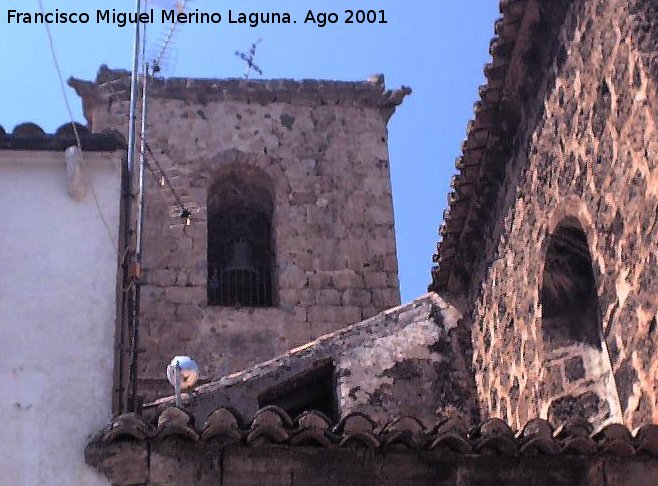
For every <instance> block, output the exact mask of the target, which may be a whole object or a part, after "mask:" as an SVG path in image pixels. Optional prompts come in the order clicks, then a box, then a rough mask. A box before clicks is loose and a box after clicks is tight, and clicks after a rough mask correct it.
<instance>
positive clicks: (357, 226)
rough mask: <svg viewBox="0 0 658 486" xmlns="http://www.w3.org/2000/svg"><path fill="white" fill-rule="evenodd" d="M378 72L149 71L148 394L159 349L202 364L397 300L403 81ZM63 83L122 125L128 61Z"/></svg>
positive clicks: (160, 389) (96, 125)
mask: <svg viewBox="0 0 658 486" xmlns="http://www.w3.org/2000/svg"><path fill="white" fill-rule="evenodd" d="M380 80H381V77H380V78H378V80H377V81H374V82H338V81H309V80H304V81H289V80H263V81H251V80H249V81H246V80H216V79H212V80H211V79H166V80H161V79H154V80H152V81H151V82H150V85H149V98H148V122H147V130H146V137H147V141H148V144H149V147H150V149H151V151H152V154H151V153H149V154H147V162H148V165H149V166H150V168H151V170H150V171H147V172H146V180H147V182H146V204H145V222H144V233H143V242H144V244H143V248H144V251H143V270H144V275H143V279H142V280H143V282H142V288H141V312H140V348H141V350H142V353H141V354H140V356H139V371H138V377H139V393H140V394H142V395H143V396H144V397H145V398H146V399H147V400H149V399H152V398H154V397H156V396H161V395H164V394H167V395H168V394H170V393H171V389H170V387H169V386H168V385H167V384H165V379H164V369H165V367H166V364H167V363H168V362H169V360H170V359H171V358H172V357H173V356H174V355H177V354H188V355H190V356H192V357H194V358H195V359H196V360H197V361H198V362H199V365H200V367H201V375H202V376H201V378H202V380H203V379H206V380H208V379H212V378H217V377H219V376H222V375H225V374H229V373H231V372H234V371H238V370H240V369H244V368H245V367H248V366H250V365H253V364H255V363H258V362H260V361H264V360H267V359H269V358H272V357H274V356H276V355H278V354H280V353H282V352H285V351H287V350H288V349H291V348H294V347H297V346H300V345H302V344H304V343H306V342H308V341H310V340H313V339H315V338H317V337H318V336H321V335H323V334H326V333H329V332H332V331H335V330H337V329H340V328H342V327H345V326H347V325H349V324H353V323H355V322H358V321H361V320H363V319H366V318H368V317H370V316H372V315H374V314H376V313H378V312H380V311H382V310H384V309H386V308H389V307H392V306H395V305H398V304H399V303H400V293H399V284H398V273H397V272H398V267H397V257H396V248H395V232H394V224H393V206H392V198H391V183H390V171H389V157H388V146H387V128H386V124H387V122H388V119H389V118H390V116H391V115H392V114H393V112H394V110H395V107H396V106H397V105H398V104H399V103H400V102H401V101H402V99H403V98H404V96H405V95H406V94H409V93H410V90H409V89H408V88H402V89H400V90H396V91H386V90H385V89H384V85H383V82H381V81H380ZM70 84H71V85H72V86H73V87H74V88H75V89H76V91H77V92H78V93H79V95H80V96H81V97H82V100H83V105H84V112H85V116H86V117H87V120H88V123H89V126H90V128H91V130H92V131H93V132H100V131H102V130H105V129H108V128H113V129H117V130H119V131H120V132H122V133H124V134H126V133H127V126H128V94H129V85H130V76H129V73H128V72H126V71H114V70H109V69H107V68H106V67H102V68H101V70H100V71H99V73H98V77H97V79H96V81H95V82H88V81H80V80H76V79H72V80H71V81H70ZM163 176H166V178H167V180H168V181H169V182H170V185H171V187H172V189H173V191H172V190H169V189H168V188H167V187H165V188H163V187H161V185H160V184H159V182H160V179H161V178H162V177H163ZM181 203H182V206H183V207H184V208H186V209H189V221H188V218H187V216H188V213H185V214H183V217H180V216H181V207H180V206H181ZM187 223H189V225H188V224H187Z"/></svg>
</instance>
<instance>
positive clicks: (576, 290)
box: [434, 0, 658, 427]
mask: <svg viewBox="0 0 658 486" xmlns="http://www.w3.org/2000/svg"><path fill="white" fill-rule="evenodd" d="M501 10H503V11H504V16H503V18H502V19H501V21H499V22H498V23H497V25H496V30H497V33H498V34H499V36H498V37H497V38H496V39H495V40H494V42H492V51H493V53H494V62H493V63H492V65H491V66H490V67H489V68H488V69H487V74H488V77H489V84H488V85H487V86H486V87H484V88H483V90H482V93H483V99H482V101H481V102H480V104H479V106H478V113H477V117H476V122H475V123H474V125H473V126H472V127H471V128H472V130H471V131H470V132H469V136H468V139H467V142H466V143H465V145H464V155H463V157H462V158H461V159H460V161H459V163H458V165H459V167H460V169H461V174H460V177H459V178H458V180H456V181H455V183H454V184H453V185H454V186H455V189H456V191H455V193H453V194H452V195H451V209H450V211H449V213H448V215H447V216H448V218H447V224H446V226H445V227H444V230H443V231H442V232H443V235H444V240H443V242H442V243H441V244H440V247H439V252H438V255H437V260H438V261H439V266H438V268H437V270H435V282H434V288H435V289H436V290H443V291H445V290H447V289H449V290H450V292H452V293H455V294H459V295H461V296H463V298H464V300H465V302H466V303H465V307H466V308H467V311H466V312H465V313H466V315H468V316H470V318H469V319H466V320H465V326H464V327H465V328H467V329H471V330H472V338H473V340H472V342H473V364H474V369H475V381H476V383H477V388H478V394H479V398H480V404H481V410H482V412H483V413H484V414H485V415H491V416H498V417H503V418H505V419H507V420H509V421H510V422H511V423H513V424H515V425H516V426H519V425H520V424H522V423H523V422H525V421H526V420H528V419H529V418H530V417H533V416H536V415H541V416H543V417H548V418H549V419H551V420H552V421H553V422H555V423H561V422H562V421H564V420H565V419H566V418H569V417H571V418H574V417H579V418H583V419H587V420H590V421H593V422H594V423H597V424H601V423H605V422H609V421H622V422H624V423H625V424H627V425H628V426H631V427H635V426H637V425H639V424H640V423H644V422H647V421H655V420H656V418H658V387H657V386H656V382H657V375H656V370H657V369H658V361H657V358H656V328H657V326H656V318H657V311H658V299H657V298H656V283H657V282H658V247H657V246H656V234H657V233H656V231H657V230H658V226H657V224H658V223H657V215H658V178H657V174H658V173H657V172H656V160H657V157H658V142H657V140H658V138H657V133H656V119H657V111H656V110H657V108H656V79H657V75H658V70H657V69H656V67H657V66H658V56H657V55H656V45H657V44H656V43H657V40H658V39H657V37H656V32H658V30H657V28H656V27H657V24H658V11H657V9H656V3H655V2H649V1H621V0H616V1H609V0H606V1H602V0H587V1H577V0H574V1H556V2H538V1H533V0H528V1H523V2H501ZM485 114H488V115H490V116H489V121H491V119H493V120H494V121H493V123H492V124H491V126H492V128H491V129H489V132H488V136H489V138H488V139H487V133H486V130H480V129H481V128H482V127H484V125H485V118H484V115H485ZM492 117H493V118H492ZM483 133H484V137H483V136H482V135H483ZM482 140H484V141H485V143H484V144H482V143H480V142H481V141H482ZM487 140H488V141H487ZM482 147H486V148H483V149H482V150H480V149H481V148H482ZM475 156H477V158H478V160H480V161H482V162H481V163H480V166H479V167H478V165H477V163H476V161H475V160H474V158H475ZM473 167H475V168H476V169H475V170H476V173H475V174H476V175H475V176H471V175H469V173H472V171H473ZM473 201H475V202H473ZM485 201H486V202H485ZM458 222H461V229H460V228H458V226H459V225H458ZM456 235H460V236H456ZM453 242H454V244H453ZM452 255H454V258H453V257H452ZM451 261H452V262H456V263H451ZM459 262H467V263H466V264H461V263H459Z"/></svg>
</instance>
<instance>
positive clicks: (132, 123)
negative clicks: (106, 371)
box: [122, 0, 193, 412]
mask: <svg viewBox="0 0 658 486" xmlns="http://www.w3.org/2000/svg"><path fill="white" fill-rule="evenodd" d="M147 3H149V4H151V5H157V6H159V7H162V8H175V9H176V10H177V11H178V13H181V12H182V11H183V10H184V9H185V7H186V6H187V4H188V0H135V13H136V16H137V18H139V17H140V15H141V13H142V6H143V5H145V4H147ZM177 24H178V22H174V23H172V25H171V26H170V28H169V31H168V32H167V34H166V35H165V37H164V40H163V42H162V43H161V47H160V49H159V51H158V54H157V56H156V57H155V59H154V61H153V62H152V63H149V62H148V61H146V59H145V58H146V54H145V52H146V24H142V23H141V22H136V23H135V37H134V45H133V62H132V73H131V80H130V105H129V120H128V157H127V164H126V165H127V172H128V180H129V190H130V192H131V193H132V192H133V187H134V186H133V185H134V183H135V177H137V180H138V191H137V208H136V211H135V220H134V229H135V230H134V236H135V240H134V247H133V246H132V245H131V244H130V243H128V245H127V249H126V251H127V254H128V255H130V259H129V260H127V261H129V262H130V263H129V264H128V265H127V278H128V281H129V284H128V286H127V291H128V292H129V293H128V297H127V299H126V303H125V304H124V305H125V308H124V309H125V310H124V311H122V314H123V312H125V313H126V314H125V315H126V325H127V327H128V331H129V338H128V339H129V349H130V354H129V363H128V374H129V379H128V384H127V393H126V397H125V400H126V401H125V408H126V411H133V412H134V411H137V409H138V408H139V405H138V404H139V399H138V396H137V370H138V366H137V357H138V353H139V302H140V286H141V284H140V279H141V273H142V272H141V263H142V228H143V223H144V181H145V170H146V167H147V163H148V162H147V160H146V152H147V150H148V152H149V154H150V155H153V154H152V152H151V150H150V148H149V147H148V145H147V142H146V118H147V96H148V79H149V75H152V74H154V73H157V72H159V71H160V70H161V66H162V60H163V58H164V56H165V54H166V52H167V50H168V48H169V46H170V45H171V42H172V39H173V37H174V32H175V29H176V26H177ZM140 77H141V81H142V87H141V113H140V115H141V119H140V120H139V121H140V132H141V133H140V138H141V140H139V141H138V140H137V123H138V119H137V115H138V107H137V102H138V98H140V87H139V81H140ZM138 142H139V143H138ZM137 145H139V166H138V171H137V172H136V171H135V166H136V164H135V159H136V155H137V154H136V153H135V152H136V148H137ZM148 166H149V169H150V170H151V171H152V172H154V169H153V167H151V166H150V164H148ZM158 166H159V164H158ZM159 169H160V170H159V173H160V178H159V180H160V181H161V182H163V183H164V184H165V185H166V186H167V187H169V189H170V190H171V192H172V194H173V195H174V197H175V199H176V202H177V204H178V205H179V206H180V208H181V213H180V215H181V217H183V216H184V218H183V219H184V222H188V221H191V215H192V214H193V213H192V210H191V209H186V207H185V205H184V204H182V203H181V201H180V198H179V197H178V196H177V194H176V192H175V190H174V189H173V187H172V186H171V184H170V183H169V179H168V177H167V175H166V173H165V171H164V170H162V168H161V167H159ZM128 205H130V202H128ZM130 213H131V211H130V208H128V214H130ZM132 228H133V225H132V224H131V225H130V228H129V229H130V230H132Z"/></svg>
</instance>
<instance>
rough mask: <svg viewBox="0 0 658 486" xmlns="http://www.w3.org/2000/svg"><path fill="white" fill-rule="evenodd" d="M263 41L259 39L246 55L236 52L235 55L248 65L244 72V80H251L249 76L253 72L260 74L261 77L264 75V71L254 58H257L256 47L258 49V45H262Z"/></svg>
mask: <svg viewBox="0 0 658 486" xmlns="http://www.w3.org/2000/svg"><path fill="white" fill-rule="evenodd" d="M262 41H263V39H258V40H257V41H256V42H254V43H253V44H251V47H250V48H249V50H248V51H247V52H246V53H244V52H240V51H235V55H236V56H238V57H239V58H240V59H242V60H243V61H244V62H245V63H246V64H247V66H246V67H245V70H244V79H249V74H250V72H251V71H254V72H256V73H258V74H260V75H261V76H262V75H263V70H262V69H261V68H260V67H259V66H258V64H256V63H255V62H254V58H255V57H256V47H258V44H260V43H261V42H262Z"/></svg>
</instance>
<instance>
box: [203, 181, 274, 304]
mask: <svg viewBox="0 0 658 486" xmlns="http://www.w3.org/2000/svg"><path fill="white" fill-rule="evenodd" d="M257 175H258V174H253V173H248V172H245V171H239V170H235V171H233V172H229V173H226V174H224V175H222V176H221V177H218V178H217V180H216V182H215V183H214V184H213V185H212V186H211V187H210V189H209V191H208V305H211V306H245V307H270V306H272V305H273V302H274V289H273V282H274V278H273V277H274V275H273V273H274V272H273V268H274V248H273V244H272V195H271V190H270V187H269V184H268V183H267V178H266V177H257ZM263 176H264V175H263Z"/></svg>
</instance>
